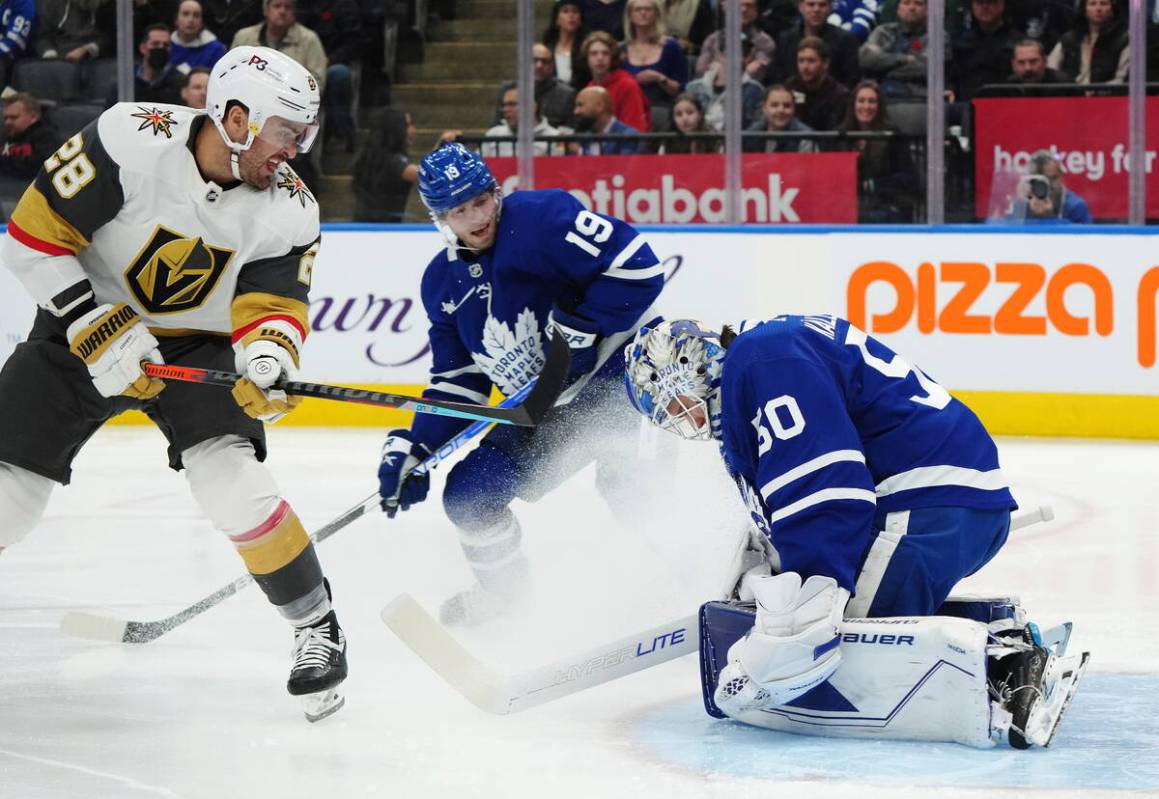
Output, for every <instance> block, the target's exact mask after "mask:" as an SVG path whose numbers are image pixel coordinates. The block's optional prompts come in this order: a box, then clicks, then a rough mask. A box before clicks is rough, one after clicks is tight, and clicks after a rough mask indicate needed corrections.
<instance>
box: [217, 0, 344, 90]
mask: <svg viewBox="0 0 1159 799" xmlns="http://www.w3.org/2000/svg"><path fill="white" fill-rule="evenodd" d="M262 12H263V13H264V14H265V18H266V21H265V22H261V23H259V24H257V25H251V26H249V27H248V28H242V29H241V30H239V31H238V32H237V35H235V36H234V37H233V44H232V45H230V47H231V48H232V47H243V46H245V45H250V46H254V47H272V48H273V49H275V50H280V51H281V52H283V53H285V54H286V55H288V56H289V57H290V58H292V59H294V60H295V61H297V62H298V63H299V64H301V65H302V66H304V67H305V68H306V69H308V70H310V74H311V75H313V76H314V79H315V80H317V81H318V88H319V89H321V90H323V91H325V85H326V50H325V49H324V48H323V47H322V40H321V39H319V38H318V34H316V33H314V31H312V30H310V29H309V28H307V27H306V26H305V25H303V24H301V23H300V22H298V14H297V7H296V5H295V3H294V0H263V3H262Z"/></svg>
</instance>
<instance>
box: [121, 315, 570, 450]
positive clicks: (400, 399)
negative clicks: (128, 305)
mask: <svg viewBox="0 0 1159 799" xmlns="http://www.w3.org/2000/svg"><path fill="white" fill-rule="evenodd" d="M570 367H571V350H570V349H568V346H567V339H566V338H565V337H564V336H563V334H562V333H560V332H559V330H558V329H557V330H554V331H553V332H552V336H551V340H550V342H549V343H548V348H547V357H546V360H545V361H544V364H543V369H542V370H541V371H540V373H539V377H538V379H537V380H536V381H535V384H534V385H535V389H534V390H533V391H532V392H531V393H530V394H528V395H527V398H526V399H525V400H524V401H523V402H522V403H521V404H518V405H513V406H511V405H507V404H506V403H504V404H502V405H498V406H495V407H491V406H488V405H475V404H473V403H470V402H450V401H445V400H435V399H425V398H423V397H411V396H407V395H405V394H390V393H387V392H384V391H368V390H366V389H361V388H351V387H348V386H331V385H327V384H325V383H305V382H301V381H295V380H291V381H287V382H284V383H278V384H276V387H277V388H280V389H282V390H283V391H285V392H286V393H287V394H294V395H296V396H301V397H314V398H317V399H327V400H336V401H338V402H354V403H360V404H363V405H376V406H379V407H384V408H398V409H399V410H403V411H414V412H415V413H429V414H434V415H436V416H455V417H458V418H460V419H473V420H474V419H477V420H483V421H487V422H495V423H498V424H513V425H517V426H520V427H534V426H535V425H536V424H538V423H539V421H540V420H541V419H542V418H543V415H544V414H545V413H547V411H548V410H549V409H550V408H551V406H552V405H554V404H555V401H556V400H557V399H558V398H559V395H560V392H561V391H562V390H563V384H564V382H565V381H566V380H567V373H568V370H569V368H570ZM141 368H142V369H144V370H145V374H147V375H149V377H159V378H162V379H164V380H180V381H183V382H186V383H204V384H208V385H214V386H226V387H229V388H233V386H234V384H235V383H237V381H238V380H239V379H240V378H241V375H239V374H237V373H236V372H223V371H220V370H217V369H202V368H199V367H195V366H177V365H173V364H156V363H143V364H141Z"/></svg>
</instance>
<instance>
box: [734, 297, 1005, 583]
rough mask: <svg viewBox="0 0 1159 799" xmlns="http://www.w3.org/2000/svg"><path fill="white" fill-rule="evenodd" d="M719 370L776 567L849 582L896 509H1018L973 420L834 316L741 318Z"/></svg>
mask: <svg viewBox="0 0 1159 799" xmlns="http://www.w3.org/2000/svg"><path fill="white" fill-rule="evenodd" d="M738 332H739V333H740V335H738V336H737V338H736V339H735V340H734V341H733V342H732V343H731V344H730V345H729V347H728V349H727V351H726V355H725V359H724V366H723V370H722V374H721V389H720V392H721V451H722V454H723V456H724V459H725V462H726V464H727V466H728V468H729V471H730V472H731V473H732V475H733V477H734V479H735V480H736V482H737V485H738V487H739V488H740V490H741V494H742V495H743V497H744V500H745V504H746V505H747V506H748V508H749V511H750V513H751V514H752V517H753V521H754V523H755V524H757V526H758V527H760V528H761V530H762V531H763V532H764V533H765V534H766V535H767V536H768V537H769V539H770V541H771V542H772V545H773V549H774V560H778V559H779V564H777V565H778V568H779V569H780V570H782V571H796V572H798V573H800V574H801V575H802V576H809V575H813V574H822V575H827V576H831V577H834V578H836V579H837V581H838V583H839V584H840V585H841V586H842V587H844V588H847V589H849V590H850V591H852V590H853V588H854V583H855V580H856V575H857V570H858V569H859V567H860V563H861V559H862V557H863V556H864V554H865V552H866V551H867V549H868V547H869V546H870V544H871V543H872V540H873V537H874V536H875V535H876V529H875V527H874V517H875V515H877V514H881V513H885V512H892V511H897V510H905V509H915V508H928V507H936V506H958V507H969V508H989V509H999V510H1000V509H1010V510H1013V509H1014V508H1016V507H1017V505H1016V503H1015V502H1014V498H1013V497H1012V496H1011V494H1010V490H1009V488H1008V487H1007V485H1006V480H1005V479H1004V478H1003V476H1002V473H1001V471H1000V470H999V468H998V452H997V449H996V447H995V446H994V442H993V440H992V439H991V438H990V435H989V434H988V433H987V432H986V430H985V428H983V427H982V423H981V422H980V421H978V418H977V417H976V416H975V415H974V414H973V412H971V411H970V409H969V408H967V407H966V406H965V405H963V404H962V403H961V402H959V401H958V400H956V399H954V398H953V397H951V396H950V394H949V393H948V392H947V391H946V389H944V388H943V387H942V386H940V385H939V384H938V383H936V382H935V381H934V380H933V379H932V378H930V377H929V376H928V375H926V374H925V373H924V372H922V371H921V370H920V369H919V368H917V367H916V366H914V365H912V364H910V363H909V362H907V361H906V360H905V359H904V358H902V357H901V356H899V355H897V354H896V353H894V352H893V351H891V350H890V349H889V348H888V347H886V346H885V345H884V344H882V343H881V342H879V341H877V340H876V339H873V338H871V337H869V336H868V335H866V334H865V333H864V332H862V331H861V330H859V329H858V328H856V327H854V326H853V325H851V324H850V323H849V322H847V321H845V320H844V319H839V318H837V317H834V316H781V317H776V318H774V319H771V320H768V321H765V322H745V323H742V325H741V326H740V327H739V328H738Z"/></svg>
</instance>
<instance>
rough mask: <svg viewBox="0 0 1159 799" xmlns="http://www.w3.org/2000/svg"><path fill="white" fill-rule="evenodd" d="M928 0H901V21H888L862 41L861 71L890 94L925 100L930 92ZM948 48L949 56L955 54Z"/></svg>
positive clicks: (899, 5) (899, 13)
mask: <svg viewBox="0 0 1159 799" xmlns="http://www.w3.org/2000/svg"><path fill="white" fill-rule="evenodd" d="M926 18H927V8H926V0H901V1H900V2H899V3H898V6H897V22H887V23H885V24H884V25H881V26H879V27H877V28H875V29H874V31H873V33H871V34H869V40H868V41H867V42H866V43H865V44H863V45H861V50H860V52H859V53H858V59H859V61H860V63H861V71H862V72H864V73H865V75H866V76H867V77H870V78H873V79H874V80H877V81H878V83H879V84H880V86H881V90H882V91H884V92H885V94H886V96H887V97H890V98H906V99H910V100H924V99H925V96H926V61H927V52H926V46H927V45H928V43H929V35H928V33H927V31H926ZM950 54H951V50H950V48H948V47H947V48H946V57H947V59H948V58H950V57H951V55H950Z"/></svg>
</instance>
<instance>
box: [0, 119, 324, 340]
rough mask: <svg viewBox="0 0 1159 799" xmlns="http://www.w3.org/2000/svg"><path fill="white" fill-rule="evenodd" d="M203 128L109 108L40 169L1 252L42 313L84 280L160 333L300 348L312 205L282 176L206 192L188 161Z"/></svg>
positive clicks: (100, 298)
mask: <svg viewBox="0 0 1159 799" xmlns="http://www.w3.org/2000/svg"><path fill="white" fill-rule="evenodd" d="M204 125H209V126H212V125H213V123H212V121H211V120H209V118H208V117H207V116H206V114H205V112H204V111H195V110H193V109H190V108H185V107H182V106H174V105H161V104H147V103H146V104H142V103H120V104H118V105H115V106H113V107H112V108H110V109H109V110H108V111H106V112H104V113H103V114H102V115H101V116H100V117H99V118H98V119H97V120H96V121H95V122H93V123H92V124H90V125H89V126H87V127H86V128H85V129H84V130H82V131H81V132H80V133H77V134H76V135H75V136H73V137H72V138H71V139H69V140H68V141H67V142H65V143H64V145H62V146H61V148H60V149H59V150H58V151H57V152H56V154H54V155H53V156H52V157H51V158H49V159H48V160H47V161H45V163H44V165H43V167H42V168H41V171H40V173H39V174H38V175H37V177H36V179H35V180H34V182H33V184H32V185H31V186H30V187H29V189H28V191H27V192H26V193H25V194H24V196H23V197H22V199H21V200H20V203H19V205H18V206H17V208H16V210H15V211H14V212H13V214H12V218H11V220H10V222H9V227H8V233H9V235H8V237H7V239H6V241H5V244H4V250H3V256H4V263H5V265H6V266H7V267H8V268H9V269H11V270H12V271H13V272H14V273H15V274H16V275H17V276H18V277H19V278H20V279H21V280H22V282H23V283H24V284H25V286H26V287H27V288H28V290H29V291H30V292H31V293H32V295H33V296H34V297H35V298H36V300H37V302H38V303H39V304H40V305H41V306H43V307H46V308H50V309H51V308H52V307H53V306H54V305H55V307H57V308H60V307H63V305H64V304H65V303H64V302H62V301H61V297H60V295H61V293H62V292H69V291H75V290H76V289H75V288H73V287H75V286H76V285H77V284H78V282H80V283H83V281H84V280H85V279H87V280H88V282H89V283H90V284H91V286H92V291H93V293H94V295H95V300H96V302H98V303H106V302H107V303H117V302H125V303H128V304H129V305H131V306H133V307H134V308H135V309H136V310H137V311H138V312H139V313H140V315H141V317H142V318H143V319H144V320H145V322H146V323H147V324H148V325H149V327H150V329H152V330H154V332H156V333H158V334H161V335H164V334H170V335H172V334H180V333H185V332H193V331H198V332H213V333H222V334H227V335H232V337H233V340H234V341H235V342H236V341H238V340H239V339H241V338H242V337H243V336H244V335H245V334H246V333H247V332H248V331H250V330H253V329H254V328H255V327H257V326H258V325H261V324H264V323H269V322H275V323H277V325H278V326H279V327H283V328H292V329H293V330H294V332H296V333H298V334H299V335H298V336H294V337H295V338H297V339H298V341H296V342H295V343H296V344H300V343H301V340H302V339H304V338H305V336H306V333H307V331H308V330H309V323H308V318H307V305H306V302H307V293H308V291H309V287H310V278H311V270H312V267H313V262H314V256H315V254H316V252H317V247H318V240H319V224H318V206H317V203H316V202H315V200H314V197H313V195H312V194H311V193H310V191H309V190H308V189H307V188H306V186H305V184H303V183H302V181H301V180H300V179H299V178H298V177H297V175H296V174H294V172H293V170H292V169H290V167H288V166H286V165H285V164H283V165H282V167H281V168H280V169H279V171H278V172H277V174H276V175H275V176H274V180H273V182H272V184H271V185H270V187H269V188H268V189H266V190H257V189H254V188H252V187H250V186H248V185H246V184H240V185H235V186H232V187H231V188H228V189H224V190H223V189H222V188H221V187H220V186H218V185H216V184H214V183H212V182H209V181H207V180H206V179H205V178H204V177H202V175H201V173H200V172H199V170H198V168H197V163H196V161H195V159H194V155H193V142H194V141H195V139H196V137H197V133H198V131H200V130H201V128H202V126H204ZM213 134H214V135H217V132H216V131H213ZM65 302H67V297H65Z"/></svg>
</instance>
